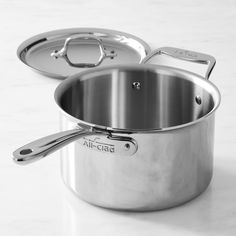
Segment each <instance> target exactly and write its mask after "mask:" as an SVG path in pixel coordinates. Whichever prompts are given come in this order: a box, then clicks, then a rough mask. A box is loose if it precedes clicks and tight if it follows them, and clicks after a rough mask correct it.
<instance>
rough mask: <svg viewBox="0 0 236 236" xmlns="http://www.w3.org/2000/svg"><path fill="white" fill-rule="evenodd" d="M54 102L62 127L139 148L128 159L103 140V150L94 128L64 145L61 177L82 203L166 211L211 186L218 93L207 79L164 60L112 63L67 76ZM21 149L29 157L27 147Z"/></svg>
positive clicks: (120, 208)
mask: <svg viewBox="0 0 236 236" xmlns="http://www.w3.org/2000/svg"><path fill="white" fill-rule="evenodd" d="M55 100H56V103H57V105H58V107H59V109H60V111H61V130H62V132H63V131H68V130H71V129H74V128H75V127H78V126H79V127H80V128H81V129H83V130H87V129H88V130H90V131H96V132H98V134H102V135H104V133H106V134H107V133H109V136H107V137H106V138H107V140H108V139H109V137H111V139H112V140H113V141H114V142H116V141H120V140H122V141H124V142H123V144H124V145H123V146H122V150H126V151H128V150H130V147H131V146H130V143H128V145H127V143H126V140H132V141H131V143H132V144H134V147H135V148H136V149H135V152H134V153H133V155H131V156H128V158H124V152H125V151H124V152H120V153H117V155H116V156H115V155H113V154H112V153H111V152H112V151H111V150H112V149H111V148H110V147H107V146H106V145H103V147H104V150H105V149H106V150H105V151H101V150H99V151H98V150H97V149H103V147H101V146H99V148H98V145H100V144H99V141H98V142H97V140H99V138H100V137H101V136H100V135H97V133H93V135H91V136H87V137H83V140H82V139H78V140H75V141H74V142H72V143H70V144H69V145H67V146H65V147H63V149H62V155H61V169H62V178H63V180H64V183H65V184H66V186H67V187H68V188H69V189H71V190H72V191H73V192H74V193H75V194H76V195H77V196H79V197H80V198H82V199H84V200H85V201H88V202H90V203H92V204H95V205H98V206H102V207H106V208H112V209H117V210H129V211H150V210H161V209H165V208H169V207H173V206H177V205H179V204H182V203H184V202H186V201H189V200H191V199H193V198H194V197H196V196H198V195H199V194H200V193H202V192H203V191H204V190H205V189H206V188H207V186H208V185H209V183H210V180H211V177H212V170H213V144H214V139H213V138H214V117H215V111H216V109H217V108H218V106H219V104H220V94H219V91H218V89H217V88H216V87H215V86H214V85H213V84H212V83H211V82H210V81H208V80H206V79H204V78H203V77H201V76H199V75H197V74H193V73H190V72H187V71H184V70H180V69H176V68H171V67H166V66H155V65H147V64H145V65H135V64H134V65H126V66H125V65H119V66H109V67H104V68H99V69H96V70H90V71H86V72H82V73H80V74H76V75H74V76H72V77H70V78H68V79H67V80H65V81H63V82H62V83H61V84H60V85H59V86H58V87H57V89H56V91H55ZM87 132H88V131H87ZM114 137H115V138H114ZM87 138H88V139H87ZM81 140H82V141H81ZM134 140H135V141H134ZM51 142H52V143H53V142H54V139H52V140H51ZM85 142H86V144H85ZM103 144H104V143H103ZM59 146H60V143H59V144H58V146H57V148H58V147H59ZM61 146H62V145H61ZM63 146H64V145H63ZM19 150H21V151H23V152H22V154H23V155H26V156H27V155H31V154H30V153H29V152H30V150H31V149H30V148H29V146H27V145H26V146H25V147H24V148H23V150H22V149H19ZM51 151H52V149H51ZM44 152H45V150H44ZM107 153H109V154H110V155H108V154H107ZM31 160H32V159H31ZM21 161H24V160H21ZM26 161H27V160H26Z"/></svg>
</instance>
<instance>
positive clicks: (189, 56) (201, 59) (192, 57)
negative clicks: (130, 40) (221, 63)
mask: <svg viewBox="0 0 236 236" xmlns="http://www.w3.org/2000/svg"><path fill="white" fill-rule="evenodd" d="M161 54H165V55H168V56H171V57H174V58H176V59H179V60H184V61H190V62H195V63H199V64H206V65H208V68H207V71H206V74H205V78H206V79H209V77H210V74H211V72H212V70H213V68H214V66H215V64H216V60H215V58H214V57H212V56H210V55H207V54H204V53H199V52H194V51H189V50H184V49H179V48H173V47H163V48H159V49H156V50H154V51H152V52H151V53H150V54H149V55H147V57H145V58H144V59H143V60H142V62H141V63H147V62H148V61H149V60H150V59H151V58H153V57H154V56H156V55H161Z"/></svg>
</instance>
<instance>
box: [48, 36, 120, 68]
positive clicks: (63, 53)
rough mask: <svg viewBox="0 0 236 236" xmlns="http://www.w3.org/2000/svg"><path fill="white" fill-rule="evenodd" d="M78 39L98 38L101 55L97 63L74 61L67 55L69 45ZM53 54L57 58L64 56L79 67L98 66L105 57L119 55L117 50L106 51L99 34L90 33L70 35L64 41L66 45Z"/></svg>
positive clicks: (68, 61)
mask: <svg viewBox="0 0 236 236" xmlns="http://www.w3.org/2000/svg"><path fill="white" fill-rule="evenodd" d="M78 39H84V40H96V41H97V43H98V47H99V50H100V57H99V59H98V61H97V62H96V63H73V62H72V61H71V60H70V59H69V57H68V55H67V52H68V47H69V44H70V43H71V42H72V41H73V40H78ZM51 56H52V57H54V58H55V59H57V58H63V59H65V61H66V62H67V63H68V64H69V65H70V66H72V67H79V68H91V67H96V66H99V65H100V64H101V63H102V62H103V60H104V59H106V58H114V57H116V56H117V54H116V53H115V52H113V51H112V52H110V53H108V52H106V51H105V48H104V45H103V43H102V40H101V39H100V38H98V37H97V36H95V35H90V34H79V35H72V36H70V37H68V38H67V39H66V40H65V43H64V46H63V48H62V49H60V50H59V51H58V50H55V51H53V52H52V53H51Z"/></svg>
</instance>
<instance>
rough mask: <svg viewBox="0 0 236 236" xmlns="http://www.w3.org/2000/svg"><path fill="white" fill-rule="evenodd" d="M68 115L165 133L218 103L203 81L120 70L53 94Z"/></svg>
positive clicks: (174, 73) (169, 71) (164, 71)
mask: <svg viewBox="0 0 236 236" xmlns="http://www.w3.org/2000/svg"><path fill="white" fill-rule="evenodd" d="M55 98H56V101H57V103H58V105H59V106H60V107H61V108H62V109H63V110H64V111H65V112H66V113H68V114H69V115H71V116H73V117H75V118H77V119H79V120H82V121H85V122H88V123H92V124H96V125H100V126H105V127H112V128H114V129H115V128H117V129H131V130H150V129H164V128H169V127H172V126H178V125H183V124H186V123H189V122H193V121H195V120H197V119H199V118H201V117H203V116H205V115H207V114H208V113H209V112H211V111H212V110H213V109H214V108H216V107H217V106H218V104H219V93H218V90H217V89H216V88H215V86H213V85H212V84H211V83H209V82H208V81H206V80H204V79H202V78H201V77H200V76H198V75H195V74H192V73H189V72H186V71H182V70H178V69H174V68H170V67H164V66H147V65H145V66H140V65H136V66H119V67H113V68H112V67H108V68H105V69H104V68H103V69H99V70H90V71H88V72H85V73H82V74H77V75H75V76H73V77H72V78H71V79H67V80H65V81H64V82H62V84H61V85H60V86H59V87H58V89H57V90H56V92H55Z"/></svg>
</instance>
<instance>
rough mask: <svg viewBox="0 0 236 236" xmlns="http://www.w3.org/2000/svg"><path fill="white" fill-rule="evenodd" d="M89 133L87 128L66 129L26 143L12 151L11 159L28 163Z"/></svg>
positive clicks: (20, 162)
mask: <svg viewBox="0 0 236 236" xmlns="http://www.w3.org/2000/svg"><path fill="white" fill-rule="evenodd" d="M89 134H91V131H89V130H85V129H82V130H79V129H74V130H67V131H63V132H59V133H56V134H52V135H49V136H46V137H43V138H40V139H38V140H36V141H33V142H31V143H28V144H26V145H24V146H22V147H20V148H18V149H17V150H16V151H14V152H13V157H14V158H13V160H14V161H15V162H16V163H18V164H23V165H24V164H29V163H31V162H34V161H37V160H39V159H41V158H43V157H45V156H47V155H48V154H50V153H52V152H55V151H56V150H58V149H59V148H62V147H63V146H65V145H66V144H68V143H71V142H73V141H74V140H76V139H78V138H79V137H84V136H86V135H89Z"/></svg>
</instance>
